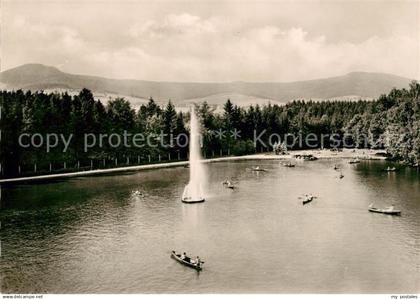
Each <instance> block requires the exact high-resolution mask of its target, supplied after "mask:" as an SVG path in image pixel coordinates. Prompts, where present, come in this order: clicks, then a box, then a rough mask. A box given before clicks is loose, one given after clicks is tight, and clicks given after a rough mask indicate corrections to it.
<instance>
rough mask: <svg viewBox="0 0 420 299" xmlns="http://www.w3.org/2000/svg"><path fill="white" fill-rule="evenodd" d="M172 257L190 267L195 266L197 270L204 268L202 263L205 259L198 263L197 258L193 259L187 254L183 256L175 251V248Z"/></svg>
mask: <svg viewBox="0 0 420 299" xmlns="http://www.w3.org/2000/svg"><path fill="white" fill-rule="evenodd" d="M171 258H173V259H174V260H176V261H177V262H179V263H181V264H183V265H185V266H187V267H190V268H194V269H196V270H197V271H201V270H202V269H203V268H202V267H201V265H202V264H203V263H204V262H203V261H199V262H198V263H197V261H196V260H195V259H192V258H190V257H188V256H185V257H184V258H182V255H181V254H178V253H176V252H175V250H172V252H171Z"/></svg>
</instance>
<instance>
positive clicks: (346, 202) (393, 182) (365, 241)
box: [0, 160, 420, 293]
mask: <svg viewBox="0 0 420 299" xmlns="http://www.w3.org/2000/svg"><path fill="white" fill-rule="evenodd" d="M255 163H259V165H260V167H263V168H266V169H268V171H267V172H264V173H259V172H257V173H255V172H252V171H249V168H250V167H252V166H254V165H255ZM334 164H339V166H340V168H341V169H342V173H343V174H344V178H343V179H342V180H340V179H339V178H338V174H339V173H338V172H337V171H334V170H333V167H334ZM385 167H386V164H385V163H382V162H373V161H371V162H363V163H361V164H359V165H349V164H347V163H345V161H338V160H325V161H316V162H300V163H298V164H297V166H296V167H295V168H286V167H282V166H281V165H279V163H278V162H275V161H259V162H244V161H242V162H229V163H214V164H209V165H208V169H209V181H210V186H211V191H212V194H211V196H209V197H208V198H206V200H207V201H206V202H205V203H202V204H196V205H185V204H182V203H181V202H180V196H181V194H182V191H183V187H184V185H185V184H186V183H187V182H188V169H185V168H182V167H180V168H173V169H161V170H152V171H143V172H137V173H127V174H120V175H113V176H98V177H85V178H74V179H70V180H66V181H60V182H50V183H42V184H34V185H29V184H28V185H17V186H3V187H2V201H1V205H2V206H1V207H2V209H1V212H0V217H1V224H2V227H1V241H2V257H1V261H0V266H1V274H2V286H1V287H2V291H3V292H16V293H37V292H48V293H140V292H146V293H151V292H180V293H185V292H187V293H197V292H385V293H403V292H411V293H415V292H418V290H419V281H420V279H419V278H420V277H419V269H420V267H419V260H420V259H419V253H420V248H419V247H420V246H419V241H420V230H419V216H420V206H419V203H420V186H419V185H420V183H419V173H418V171H417V170H413V169H408V168H407V169H406V168H402V169H399V171H398V172H396V173H387V172H384V171H383V169H384V168H385ZM227 177H228V178H231V179H232V180H234V181H237V182H238V189H235V190H230V189H226V188H224V187H223V186H222V185H221V181H222V180H224V179H225V178H227ZM133 190H139V191H140V192H141V196H136V195H133V194H132V191H133ZM310 192H312V193H314V194H315V195H317V196H318V198H317V199H316V200H314V201H313V202H312V203H310V204H308V205H305V206H302V204H301V201H300V200H298V197H299V196H301V195H302V194H304V193H310ZM371 202H374V203H375V205H376V206H378V207H384V206H387V205H390V204H392V203H393V204H395V206H396V208H398V209H401V210H402V216H401V217H392V216H386V215H381V214H373V213H369V212H367V206H368V205H369V204H370V203H371ZM171 250H177V251H186V252H187V253H188V254H191V255H194V256H195V255H200V257H202V258H203V259H204V260H205V261H206V263H205V264H204V270H203V272H202V273H201V274H199V275H198V274H197V273H196V271H194V270H192V269H190V268H187V267H183V266H182V265H180V264H178V263H176V262H175V261H174V260H172V259H170V258H169V255H170V252H171Z"/></svg>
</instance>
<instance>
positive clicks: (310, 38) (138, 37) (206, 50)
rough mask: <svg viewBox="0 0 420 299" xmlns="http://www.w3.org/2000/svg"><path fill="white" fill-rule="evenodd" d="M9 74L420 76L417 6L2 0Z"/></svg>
mask: <svg viewBox="0 0 420 299" xmlns="http://www.w3.org/2000/svg"><path fill="white" fill-rule="evenodd" d="M0 2H1V17H2V21H1V68H2V70H5V69H9V68H12V67H15V66H18V65H21V64H25V63H42V64H46V65H51V66H56V67H58V68H59V69H61V70H63V71H66V72H71V73H79V74H89V75H99V76H105V77H112V78H133V79H144V80H157V81H295V80H306V79H314V78H321V77H330V76H336V75H342V74H346V73H348V72H353V71H368V72H385V73H391V74H396V75H400V76H404V77H409V78H417V79H419V78H420V75H419V4H418V3H419V2H418V1H344V0H341V1H338V0H335V1H331V0H330V1H199V0H191V1H184V2H181V1H169V0H168V1H156V0H153V1H152V0H149V1H128V0H119V1H110V0H108V1H105V0H103V1H98V0H96V1H94V0H83V1H82V0H71V1H69V0H55V1H42V0H38V1H30V0H27V1H21V0H1V1H0Z"/></svg>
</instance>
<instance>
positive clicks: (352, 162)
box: [349, 158, 360, 164]
mask: <svg viewBox="0 0 420 299" xmlns="http://www.w3.org/2000/svg"><path fill="white" fill-rule="evenodd" d="M357 163H360V160H359V159H357V158H356V159H353V160H351V161H349V164H357Z"/></svg>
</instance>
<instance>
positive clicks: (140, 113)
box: [0, 81, 420, 176]
mask: <svg viewBox="0 0 420 299" xmlns="http://www.w3.org/2000/svg"><path fill="white" fill-rule="evenodd" d="M419 92H420V85H419V84H418V83H417V82H414V81H413V82H412V83H411V84H410V86H409V88H408V89H393V90H392V91H391V92H390V93H389V94H387V95H382V96H380V97H379V98H378V99H377V100H374V101H363V100H359V101H323V102H314V101H292V102H289V103H287V104H285V105H271V104H268V105H264V106H259V105H253V106H249V107H246V108H245V107H239V106H238V105H234V104H233V103H232V102H231V101H230V100H227V101H226V103H225V104H224V106H223V111H222V112H217V111H215V108H214V107H212V106H210V105H208V104H207V103H206V102H204V103H202V104H200V105H197V106H196V111H197V114H198V116H199V118H200V120H201V123H202V127H203V128H202V133H203V148H202V151H203V154H204V155H205V156H206V157H210V156H213V155H219V153H223V154H230V155H243V154H249V153H254V152H260V151H267V150H272V141H273V140H272V139H270V136H272V135H273V134H277V135H278V136H286V135H287V134H292V135H301V136H303V137H304V136H307V135H308V134H312V135H315V136H317V137H319V138H318V139H316V141H315V142H316V146H317V147H321V146H323V147H330V146H331V144H329V143H328V142H324V141H325V140H323V138H324V139H325V136H328V135H333V134H334V135H335V136H336V138H338V140H340V141H342V142H340V143H339V144H338V146H343V145H345V144H348V142H347V143H346V142H344V141H349V140H347V139H354V140H350V141H351V144H352V145H354V146H355V147H370V148H384V149H386V150H387V152H388V153H389V154H390V156H392V157H393V158H395V159H399V160H404V161H406V162H407V163H410V164H416V163H417V164H418V163H419V160H420V148H419V147H420V135H419V132H420V110H419V109H420V103H419ZM0 99H1V120H0V125H1V150H0V162H1V172H2V176H16V175H19V171H20V170H21V169H22V168H25V167H26V168H28V167H29V166H31V165H34V164H37V165H38V166H39V169H42V168H44V169H45V167H46V165H48V164H51V163H52V164H54V165H62V164H63V163H66V164H67V165H68V167H69V168H72V167H75V165H76V163H79V164H80V163H81V164H82V165H86V164H87V163H89V161H95V167H99V166H100V163H102V161H103V162H104V165H110V162H109V161H115V162H116V163H115V165H118V163H122V161H124V163H125V161H129V159H131V161H135V160H137V159H136V158H135V157H138V159H140V158H141V159H142V161H145V160H144V159H145V157H149V159H150V157H153V159H154V160H156V157H157V156H159V157H168V156H169V157H171V156H172V157H174V158H175V157H180V158H182V159H185V158H186V157H187V152H188V147H186V146H180V145H179V144H178V143H176V142H175V143H174V142H172V141H173V140H172V139H173V138H175V137H176V136H187V135H188V130H189V119H190V113H189V112H181V111H178V112H177V111H176V109H175V106H174V105H173V104H172V102H171V101H168V103H167V104H166V106H164V107H161V106H159V105H158V104H157V103H156V102H155V101H154V100H153V99H152V98H150V99H149V101H148V103H147V104H143V105H141V106H140V108H139V109H137V110H135V109H133V107H132V106H131V105H130V102H128V101H127V100H125V99H124V98H116V99H113V100H110V101H109V102H108V103H107V104H106V105H105V106H104V104H103V103H102V102H101V101H99V100H95V99H94V96H93V94H92V92H91V91H89V90H87V89H83V90H81V91H80V93H79V94H77V95H73V96H71V95H69V94H68V93H44V92H43V91H39V92H31V91H26V92H24V91H22V90H16V91H1V92H0ZM49 133H55V134H62V135H63V136H68V135H70V134H72V135H73V138H72V139H71V143H69V145H68V148H65V146H64V144H62V143H59V144H58V145H57V146H56V147H54V148H52V149H51V150H50V151H48V152H47V151H46V150H45V148H43V147H33V146H31V147H28V148H25V147H22V146H21V145H20V144H19V137H20V136H22V134H26V135H27V136H31V135H33V134H40V135H42V136H44V135H46V134H49ZM138 133H142V134H143V135H145V136H153V138H154V139H156V140H160V139H165V140H164V141H165V142H156V144H157V146H149V145H147V144H145V145H144V146H142V147H133V146H131V147H127V146H125V145H124V144H121V145H119V146H117V147H115V146H109V144H105V145H102V146H100V145H99V144H98V143H96V144H94V145H93V146H91V147H89V149H88V150H86V147H85V146H86V145H85V141H86V140H85V136H86V134H91V135H99V134H108V135H111V134H121V135H122V134H138ZM256 135H257V136H259V140H260V141H261V142H258V143H255V142H254V141H255V137H256ZM323 136H324V137H323ZM354 136H364V139H360V138H355V137H354ZM282 138H283V137H281V138H280V140H279V141H280V142H282V141H284V140H281V139H282ZM161 141H162V140H161ZM163 144H164V145H163ZM168 145H169V146H168ZM306 147H308V145H307V144H305V143H299V144H295V145H293V148H306ZM64 148H65V149H66V150H65V151H63V150H64ZM117 161H120V162H117ZM91 163H92V162H91ZM31 167H32V166H31Z"/></svg>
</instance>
